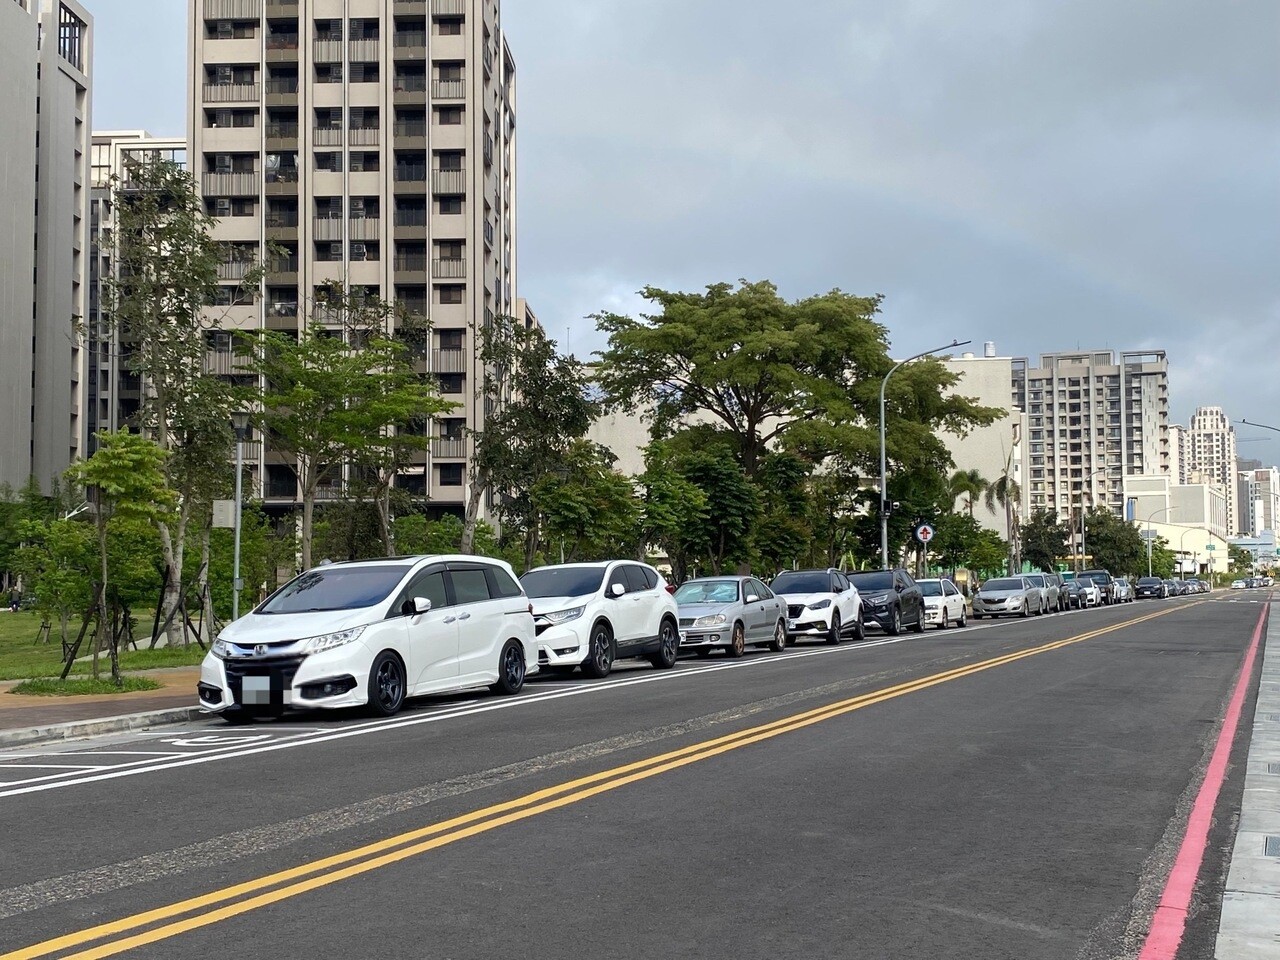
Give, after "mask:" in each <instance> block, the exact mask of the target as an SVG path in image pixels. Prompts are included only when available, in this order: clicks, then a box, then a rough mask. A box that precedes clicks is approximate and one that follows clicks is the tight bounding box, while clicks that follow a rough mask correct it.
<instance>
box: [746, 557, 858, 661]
mask: <svg viewBox="0 0 1280 960" xmlns="http://www.w3.org/2000/svg"><path fill="white" fill-rule="evenodd" d="M769 589H770V590H772V591H773V592H774V593H775V594H777V595H778V596H779V597H781V598H782V601H783V603H785V604H786V605H787V636H788V637H790V638H791V640H793V641H794V640H798V639H800V638H801V637H821V638H825V639H826V641H827V643H839V642H840V641H841V640H843V639H844V638H845V637H846V636H850V637H852V638H853V639H854V640H861V639H863V637H865V636H866V631H865V628H864V626H863V616H864V613H865V609H864V603H863V599H862V595H861V594H860V593H859V592H858V588H857V587H855V586H854V585H853V584H851V583H850V582H849V578H848V577H846V576H845V575H844V574H843V573H841V572H840V571H839V570H836V569H835V568H834V567H830V568H828V569H826V570H788V571H786V572H784V573H780V574H778V575H777V576H776V577H774V578H773V582H772V583H770V584H769Z"/></svg>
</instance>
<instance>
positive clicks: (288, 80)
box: [266, 77, 298, 107]
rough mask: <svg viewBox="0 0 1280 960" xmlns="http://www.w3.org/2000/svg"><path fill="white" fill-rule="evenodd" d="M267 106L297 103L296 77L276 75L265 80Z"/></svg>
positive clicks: (290, 105)
mask: <svg viewBox="0 0 1280 960" xmlns="http://www.w3.org/2000/svg"><path fill="white" fill-rule="evenodd" d="M266 94H267V106H268V107H295V106H297V105H298V78H297V77H277V78H276V79H274V80H268V81H267V82H266Z"/></svg>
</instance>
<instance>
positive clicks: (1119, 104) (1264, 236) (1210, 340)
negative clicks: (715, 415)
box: [89, 0, 1280, 463]
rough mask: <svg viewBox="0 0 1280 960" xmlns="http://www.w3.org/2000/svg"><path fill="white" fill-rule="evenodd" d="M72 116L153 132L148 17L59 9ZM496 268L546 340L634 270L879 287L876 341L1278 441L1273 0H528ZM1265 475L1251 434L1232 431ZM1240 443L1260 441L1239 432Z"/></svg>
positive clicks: (174, 95) (163, 75)
mask: <svg viewBox="0 0 1280 960" xmlns="http://www.w3.org/2000/svg"><path fill="white" fill-rule="evenodd" d="M89 3H90V6H91V9H92V10H93V12H94V14H95V16H96V24H97V29H98V33H97V48H96V62H95V96H94V104H93V111H94V117H93V120H94V126H95V128H97V129H108V128H136V127H145V128H147V129H150V130H151V131H152V132H153V133H158V134H165V133H167V134H180V133H182V132H183V130H184V129H185V120H184V109H185V108H184V102H183V101H184V97H185V89H184V83H185V76H186V73H185V64H184V63H183V58H184V57H185V50H186V47H185V40H184V37H185V17H186V12H185V11H186V4H185V3H183V2H179V0H163V2H162V3H158V2H156V0H96V2H95V0H89ZM503 16H504V18H505V23H504V26H505V29H506V32H507V35H508V40H509V42H510V44H511V48H512V51H513V53H514V55H515V57H516V62H517V68H518V101H519V102H518V109H517V119H518V131H519V133H518V136H519V192H520V200H519V280H518V290H519V293H520V294H521V295H522V296H526V297H527V298H528V299H529V301H530V304H531V305H532V306H533V308H534V311H535V312H536V313H537V314H538V316H539V317H540V319H541V320H542V321H543V323H544V324H545V326H546V327H547V328H548V330H549V331H550V333H551V335H552V336H553V337H555V338H556V339H558V340H560V341H562V342H564V341H566V340H567V342H568V345H569V346H570V348H571V349H573V350H574V352H576V353H579V354H583V353H586V352H590V351H591V350H595V349H599V348H600V347H601V346H602V341H601V339H600V338H599V337H598V336H597V335H596V334H595V332H594V330H593V328H592V325H591V323H590V322H589V321H586V320H585V319H584V317H585V316H586V315H587V314H589V313H593V312H596V311H599V310H618V311H622V312H632V313H634V312H636V311H638V310H640V309H641V308H642V305H641V302H640V301H639V300H638V299H637V298H636V296H635V291H636V290H638V289H639V288H640V287H641V286H643V285H645V284H654V285H656V286H660V287H668V288H678V289H699V288H701V287H703V286H705V285H706V284H709V283H713V282H717V281H722V280H723V281H732V280H736V279H738V278H739V277H745V278H748V279H753V280H754V279H764V278H768V279H771V280H774V281H775V282H776V283H777V284H778V285H779V287H780V288H781V290H782V293H783V294H784V295H785V296H788V297H801V296H805V295H808V294H812V293H818V292H823V291H826V290H829V289H831V288H833V287H839V288H840V289H843V290H846V291H848V292H851V293H857V294H868V293H882V294H884V295H885V298H886V299H885V306H884V315H883V320H884V322H885V323H886V324H887V325H888V327H889V329H890V331H891V335H892V340H893V345H894V352H895V353H897V354H899V355H906V354H907V353H909V352H917V351H919V350H924V349H928V348H929V347H932V346H935V345H937V344H940V343H946V342H949V341H950V340H951V339H953V338H957V339H960V340H966V339H972V340H974V341H975V342H976V348H977V349H978V350H979V351H980V350H981V343H982V341H985V340H994V341H995V342H996V344H997V347H998V350H999V352H1000V353H1001V354H1002V355H1008V354H1013V355H1017V356H1028V355H1029V356H1035V355H1036V354H1038V353H1042V352H1051V351H1057V350H1073V349H1076V348H1085V349H1089V348H1105V347H1111V348H1115V349H1162V350H1166V351H1167V352H1168V354H1169V359H1170V364H1171V371H1170V394H1171V399H1172V410H1171V413H1172V417H1173V420H1174V421H1175V422H1178V421H1181V422H1186V420H1187V419H1188V417H1189V416H1190V414H1191V412H1192V410H1193V409H1194V408H1195V407H1196V406H1198V405H1213V404H1216V405H1220V406H1223V407H1225V408H1226V410H1227V412H1228V414H1229V415H1230V416H1231V417H1232V418H1233V419H1239V418H1242V417H1243V418H1247V419H1251V420H1252V419H1256V420H1259V421H1261V422H1264V423H1272V424H1276V425H1280V375H1277V364H1278V363H1280V269H1277V268H1278V267H1280V262H1278V260H1280V4H1277V3H1276V2H1275V0H1121V2H1117V0H1074V2H1071V3H1065V2H1040V3H1028V2H1026V0H982V2H973V0H894V2H892V3H886V2H883V0H875V2H871V0H805V2H803V3H798V4H796V3H793V4H779V3H776V2H762V0H645V2H644V3H636V2H635V0H626V2H623V0H590V2H587V3H583V2H580V0H578V2H569V0H537V2H529V3H524V4H521V3H516V2H510V0H509V2H508V3H506V4H505V6H504V12H503ZM1238 436H1239V438H1240V440H1241V443H1240V445H1239V449H1240V453H1241V455H1242V456H1256V457H1260V458H1262V459H1264V460H1266V461H1267V462H1268V463H1280V434H1269V433H1267V432H1266V431H1262V430H1257V429H1252V428H1249V427H1240V428H1238ZM1255 438H1262V439H1255Z"/></svg>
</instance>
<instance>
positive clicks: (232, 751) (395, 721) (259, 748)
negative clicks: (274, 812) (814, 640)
mask: <svg viewBox="0 0 1280 960" xmlns="http://www.w3.org/2000/svg"><path fill="white" fill-rule="evenodd" d="M906 639H908V638H906V637H893V638H890V639H886V640H873V641H870V642H868V643H860V644H854V645H849V646H836V647H826V648H823V649H820V650H810V651H805V652H803V653H791V654H779V655H778V656H774V657H757V658H754V659H751V660H741V661H735V662H733V663H725V664H715V665H711V666H704V667H694V668H690V669H685V670H679V671H672V672H666V671H664V672H662V673H651V674H645V675H644V676H639V677H631V678H627V679H623V680H617V681H606V682H604V683H599V684H589V685H583V686H577V687H574V688H572V689H569V690H561V689H554V690H550V691H547V692H546V693H538V694H535V695H533V696H526V697H518V698H516V699H512V700H500V701H497V702H486V703H483V704H481V705H479V706H469V707H465V708H462V709H457V708H448V709H445V710H441V711H439V712H435V713H430V714H426V715H424V716H408V717H392V718H390V719H388V720H375V721H371V722H368V723H362V724H355V725H352V726H347V727H343V728H342V729H339V730H333V731H331V732H329V733H326V734H322V735H316V736H309V737H305V738H289V739H287V740H284V741H281V742H276V743H264V744H257V745H253V746H247V747H230V746H229V747H226V748H214V749H211V750H208V751H206V752H204V753H200V754H196V755H194V756H186V757H182V758H181V759H176V760H174V761H166V760H158V761H157V760H142V761H133V762H130V763H122V764H116V765H114V766H111V767H107V768H103V771H101V772H95V773H92V774H90V775H88V776H81V777H78V778H77V779H74V780H60V781H57V782H51V783H32V784H29V785H23V786H18V787H16V788H12V789H4V790H0V799H2V798H5V797H15V796H22V795H24V794H29V793H40V792H43V791H46V790H55V789H60V788H62V787H66V786H73V785H75V786H78V785H81V784H88V783H98V782H101V781H104V780H115V779H119V778H122V777H130V776H136V775H138V774H142V773H153V772H158V771H164V770H172V769H175V768H177V767H187V766H194V765H196V764H204V763H212V762H213V761H215V760H226V759H231V758H234V757H247V756H253V755H256V754H260V753H273V752H275V751H277V750H288V749H291V748H293V747H298V746H305V745H309V744H313V743H327V742H330V741H333V740H345V739H348V738H351V737H358V736H363V735H365V734H368V733H377V732H380V731H382V730H384V729H399V728H401V727H415V726H420V725H422V724H426V723H439V722H442V721H445V720H454V719H458V718H461V717H468V716H474V715H476V714H482V713H489V712H492V711H495V710H510V709H513V708H516V707H529V706H536V705H538V704H542V703H546V702H549V701H551V700H561V699H564V698H566V697H575V696H584V695H587V694H591V693H603V692H607V691H610V690H615V689H618V688H620V687H631V686H636V685H638V684H647V683H660V682H670V681H675V680H681V679H689V678H694V677H700V676H704V675H706V674H711V673H719V672H721V671H724V670H742V669H746V668H749V667H755V666H760V665H765V664H779V663H785V662H787V661H791V660H805V659H808V658H809V657H821V656H830V655H832V654H838V653H849V652H856V651H858V650H866V649H869V648H874V647H883V646H889V645H891V644H896V643H902V642H904V641H905V640H906ZM135 764H147V765H146V766H137V765H135Z"/></svg>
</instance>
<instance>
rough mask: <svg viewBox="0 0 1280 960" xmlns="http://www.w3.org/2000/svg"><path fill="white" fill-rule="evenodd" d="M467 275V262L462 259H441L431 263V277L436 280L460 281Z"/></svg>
mask: <svg viewBox="0 0 1280 960" xmlns="http://www.w3.org/2000/svg"><path fill="white" fill-rule="evenodd" d="M466 275H467V261H466V260H465V259H463V258H462V257H442V258H440V259H438V260H432V261H431V276H432V277H434V278H435V279H437V280H462V279H464V278H465V277H466Z"/></svg>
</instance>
